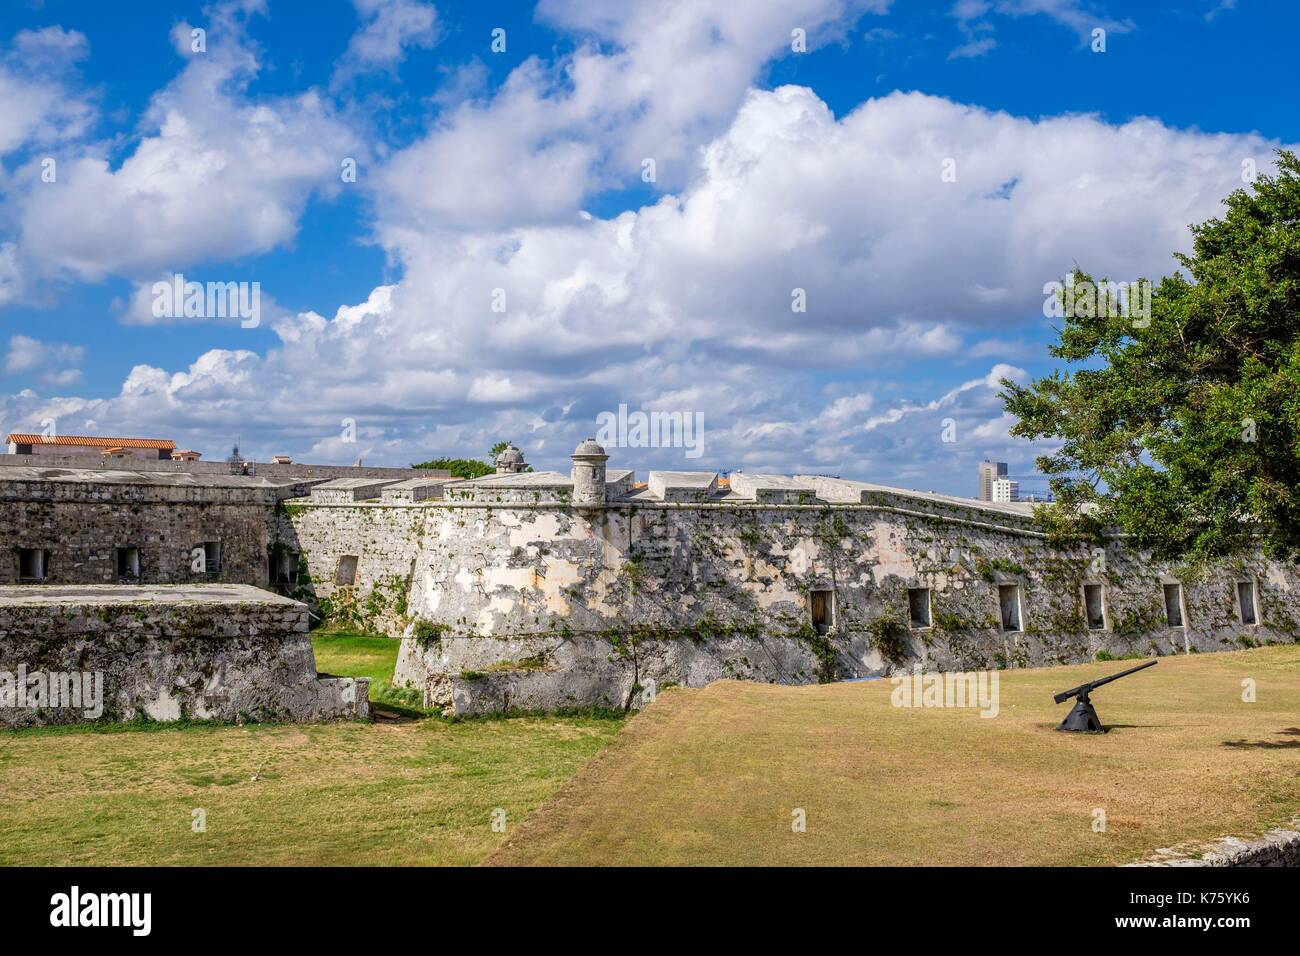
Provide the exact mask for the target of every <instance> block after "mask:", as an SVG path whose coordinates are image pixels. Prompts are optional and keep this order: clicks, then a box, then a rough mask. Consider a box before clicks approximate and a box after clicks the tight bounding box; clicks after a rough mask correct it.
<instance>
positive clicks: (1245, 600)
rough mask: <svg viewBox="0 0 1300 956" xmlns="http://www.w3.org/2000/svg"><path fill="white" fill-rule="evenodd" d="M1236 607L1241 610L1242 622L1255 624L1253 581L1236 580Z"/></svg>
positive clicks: (1256, 621) (1256, 620)
mask: <svg viewBox="0 0 1300 956" xmlns="http://www.w3.org/2000/svg"><path fill="white" fill-rule="evenodd" d="M1237 609H1238V610H1239V611H1241V623H1242V624H1257V623H1258V619H1257V618H1256V616H1255V582H1254V581H1238V582H1237Z"/></svg>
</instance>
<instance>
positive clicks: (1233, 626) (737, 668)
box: [0, 442, 1300, 713]
mask: <svg viewBox="0 0 1300 956" xmlns="http://www.w3.org/2000/svg"><path fill="white" fill-rule="evenodd" d="M516 454H517V453H516ZM606 457H607V456H605V454H604V451H603V449H600V447H599V446H598V445H595V443H594V442H592V443H591V444H590V445H588V444H587V443H584V444H583V446H579V450H578V452H576V453H575V457H574V469H573V473H572V474H568V475H566V474H561V473H556V472H540V473H539V472H531V471H527V470H525V469H526V466H525V465H524V464H523V461H522V456H518V457H517V460H516V458H515V457H513V456H509V455H508V454H507V455H506V456H505V459H506V460H505V461H504V462H503V467H499V468H498V472H499V473H498V474H496V475H491V476H488V477H486V478H481V479H476V480H473V481H457V480H449V479H446V478H431V479H405V480H403V479H401V478H400V477H398V478H394V479H392V480H389V481H386V480H375V478H374V476H356V477H351V478H342V479H334V480H329V481H311V482H284V483H275V482H271V481H270V480H269V479H264V478H256V479H249V478H237V477H225V478H223V479H221V481H219V482H217V483H216V484H214V485H211V486H208V487H205V488H203V489H202V490H201V491H200V490H198V488H197V487H194V488H191V487H170V488H164V489H162V490H160V489H158V488H157V486H156V479H155V478H148V477H146V478H144V479H139V480H136V481H131V480H128V479H125V478H120V479H118V480H117V481H115V482H108V483H106V482H101V481H99V480H97V478H96V476H95V473H93V472H90V473H82V475H81V477H79V478H77V477H75V476H74V477H69V476H68V474H67V473H65V474H63V475H62V476H61V477H60V478H58V479H57V480H52V481H50V482H47V483H46V484H42V483H41V481H40V480H36V479H37V477H38V476H26V477H23V478H22V479H21V480H18V481H10V480H6V475H7V474H10V475H19V474H21V472H19V471H18V470H12V471H9V472H3V471H0V510H2V513H3V515H4V517H3V523H0V530H4V531H6V532H7V533H9V534H10V536H11V540H13V541H15V543H19V539H21V543H23V544H24V545H25V548H26V550H27V551H30V550H31V549H32V548H37V547H40V543H41V542H46V543H47V544H48V546H49V548H50V555H49V557H48V567H49V572H48V573H49V574H50V575H51V576H53V580H54V582H56V583H57V582H59V581H62V580H64V579H63V578H61V577H60V576H61V575H71V576H73V577H76V576H77V575H81V576H83V577H84V582H82V583H91V582H94V583H98V582H101V581H105V580H109V579H113V578H115V577H116V576H117V572H118V571H119V570H120V558H115V557H114V555H116V554H118V552H119V551H120V549H121V547H122V546H123V544H124V543H125V542H128V541H130V540H135V539H140V540H144V541H146V542H151V541H153V540H154V538H156V539H157V547H158V548H159V549H161V550H160V551H159V555H161V554H162V553H163V552H164V551H166V552H168V553H170V554H171V555H172V556H171V557H170V558H168V559H167V560H165V561H164V560H163V559H162V558H161V557H159V559H158V560H157V563H156V566H154V565H151V563H150V562H151V560H152V559H151V558H150V557H149V556H148V555H147V554H146V555H143V556H142V559H141V560H142V574H143V573H145V569H148V573H150V574H155V573H156V574H157V575H158V577H159V578H168V577H170V578H171V580H173V581H174V582H176V583H185V582H188V581H193V580H197V579H200V578H206V579H210V580H218V581H231V582H235V583H244V584H256V585H259V586H261V587H266V588H270V589H273V590H277V591H279V592H280V593H282V594H284V595H286V596H289V597H294V598H297V599H299V600H302V601H304V602H305V603H307V604H308V605H309V606H310V607H311V608H312V609H313V610H314V613H315V614H316V615H317V616H318V617H320V618H328V619H332V620H336V621H340V622H343V623H346V624H349V625H351V626H355V627H358V628H365V629H369V630H375V631H379V632H382V633H386V634H388V635H390V636H392V637H394V638H400V639H401V640H402V647H401V652H400V657H399V663H398V673H397V678H398V680H399V681H400V682H404V683H406V684H408V685H411V686H415V687H418V688H420V689H421V690H422V692H423V693H424V696H425V699H426V701H427V702H428V703H429V704H430V705H438V706H442V707H445V708H447V709H449V710H451V711H453V712H456V713H477V712H484V711H493V710H503V709H513V708H522V709H555V708H561V707H578V706H608V707H625V706H637V705H639V704H641V703H643V702H644V701H645V700H646V699H647V698H648V697H649V696H650V695H652V694H653V693H654V692H655V691H656V690H657V689H659V688H662V687H664V686H667V685H669V684H673V683H677V684H686V685H691V686H699V685H702V684H704V683H707V682H709V681H711V680H716V679H719V678H723V677H736V678H744V679H751V680H760V681H774V682H781V683H803V682H815V681H819V680H833V679H842V678H850V677H863V676H874V675H884V674H889V673H894V672H897V671H900V670H908V669H911V668H913V667H917V666H920V667H923V668H925V669H942V670H972V669H981V668H989V667H1016V666H1028V665H1039V664H1051V663H1069V662H1078V661H1083V660H1088V659H1090V658H1091V657H1093V656H1095V655H1097V654H1098V653H1108V654H1112V655H1115V656H1124V655H1133V654H1143V655H1145V654H1179V653H1195V652H1206V651H1214V650H1220V649H1225V648H1230V647H1242V646H1252V645H1255V644H1264V643H1276V642H1288V643H1289V642H1292V641H1294V640H1295V639H1296V635H1297V634H1298V633H1300V625H1298V624H1297V621H1298V620H1300V591H1298V590H1297V587H1296V585H1297V584H1298V583H1300V581H1298V579H1297V576H1296V571H1295V569H1294V568H1293V567H1291V566H1287V565H1282V564H1279V563H1277V562H1272V561H1269V560H1266V559H1264V558H1263V557H1262V556H1260V555H1247V556H1243V557H1241V558H1239V559H1236V560H1233V561H1225V562H1219V563H1217V564H1214V565H1210V566H1200V567H1192V566H1177V565H1171V564H1161V563H1158V562H1153V561H1151V560H1149V558H1148V557H1147V556H1145V555H1141V554H1137V553H1134V552H1133V551H1131V550H1130V549H1128V548H1126V547H1125V546H1124V545H1123V542H1122V541H1121V540H1119V539H1111V540H1109V541H1108V542H1107V545H1106V547H1104V548H1101V547H1098V548H1080V549H1075V550H1062V549H1058V548H1054V547H1052V546H1050V545H1049V544H1048V543H1047V541H1046V540H1045V538H1044V536H1043V535H1042V534H1041V533H1040V532H1039V531H1038V530H1037V529H1036V527H1035V525H1034V522H1033V520H1032V514H1031V511H1030V507H1029V506H1027V505H1020V504H993V503H989V502H977V501H973V500H969V499H962V498H954V497H950V496H944V495H935V494H927V493H922V492H910V491H905V490H901V489H894V488H887V487H883V486H879V485H872V484H869V483H864V482H852V481H845V480H841V479H838V478H830V477H826V476H793V477H791V476H781V475H750V474H743V473H734V474H732V475H731V476H730V480H729V481H727V480H725V479H722V478H720V477H719V476H718V475H716V474H712V473H678V472H651V473H650V475H649V476H648V480H647V481H646V482H645V483H644V484H643V483H639V482H637V481H636V480H635V476H634V475H633V474H632V473H631V472H630V471H627V470H620V469H612V468H608V467H607V465H606ZM191 480H192V481H195V482H199V483H203V482H208V481H216V478H215V476H213V477H210V478H201V477H194V478H192V479H191ZM148 482H155V485H153V486H150V485H148ZM248 482H256V483H257V484H247V483H248ZM231 483H233V484H231ZM68 484H80V485H81V486H83V487H82V490H81V491H71V490H69V489H68V487H67V485H68ZM19 485H21V486H22V487H21V489H19V488H18V486H19ZM6 486H9V487H6ZM145 487H152V488H153V489H154V490H150V491H147V492H146V491H144V490H143V488H145ZM127 489H130V490H127ZM42 496H45V497H42ZM141 534H144V537H143V538H141ZM133 535H134V538H133V537H132V536H133ZM149 535H153V536H154V538H150V537H149ZM205 541H207V542H215V543H216V545H217V550H218V551H219V553H220V556H221V563H220V566H219V567H218V568H216V569H215V570H213V569H211V568H207V569H205V570H203V571H196V570H194V568H195V565H194V564H193V563H192V549H193V546H194V543H195V542H205ZM151 546H152V545H151ZM60 548H62V549H63V550H60ZM24 560H25V561H26V564H25V565H24ZM184 560H190V561H191V563H190V564H184V563H183V562H184ZM24 567H26V568H27V569H28V570H29V571H30V570H31V569H32V561H31V558H30V556H29V557H28V558H26V559H20V558H18V557H15V559H14V561H13V567H12V568H10V569H9V570H8V571H7V572H6V573H8V574H10V575H11V578H12V577H13V576H17V575H18V574H19V572H21V571H22V570H23V568H24ZM6 580H7V579H6Z"/></svg>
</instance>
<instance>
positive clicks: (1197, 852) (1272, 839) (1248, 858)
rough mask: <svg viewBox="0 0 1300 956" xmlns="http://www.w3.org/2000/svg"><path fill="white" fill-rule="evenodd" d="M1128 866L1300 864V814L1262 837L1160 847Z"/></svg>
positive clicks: (1224, 839)
mask: <svg viewBox="0 0 1300 956" xmlns="http://www.w3.org/2000/svg"><path fill="white" fill-rule="evenodd" d="M1129 866H1300V817H1297V818H1296V819H1294V820H1292V821H1291V822H1290V824H1289V825H1288V826H1286V827H1278V828H1276V829H1273V830H1269V831H1268V832H1267V833H1265V834H1264V835H1263V836H1262V837H1258V838H1256V839H1251V840H1243V839H1241V838H1240V837H1224V838H1223V839H1221V840H1216V841H1215V842H1213V843H1210V844H1207V845H1206V846H1200V847H1172V848H1168V849H1163V850H1157V851H1156V852H1155V853H1154V854H1152V856H1151V857H1149V858H1148V859H1145V860H1142V861H1141V862H1138V863H1130V864H1129Z"/></svg>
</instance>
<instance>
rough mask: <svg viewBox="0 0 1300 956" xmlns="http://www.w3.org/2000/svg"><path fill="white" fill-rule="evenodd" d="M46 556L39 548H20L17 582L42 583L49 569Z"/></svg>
mask: <svg viewBox="0 0 1300 956" xmlns="http://www.w3.org/2000/svg"><path fill="white" fill-rule="evenodd" d="M47 559H48V555H47V554H46V552H45V551H44V550H43V549H41V548H20V549H19V551H18V580H19V581H26V582H34V581H44V580H45V575H46V572H47V571H48V568H49V562H48V560H47Z"/></svg>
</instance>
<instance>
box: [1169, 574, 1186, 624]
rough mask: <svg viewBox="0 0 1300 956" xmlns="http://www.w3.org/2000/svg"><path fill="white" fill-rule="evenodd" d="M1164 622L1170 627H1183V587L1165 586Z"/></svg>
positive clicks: (1178, 585)
mask: <svg viewBox="0 0 1300 956" xmlns="http://www.w3.org/2000/svg"><path fill="white" fill-rule="evenodd" d="M1165 622H1166V623H1167V624H1168V625H1169V626H1170V627H1182V626H1183V586H1182V585H1181V584H1166V585H1165Z"/></svg>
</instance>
